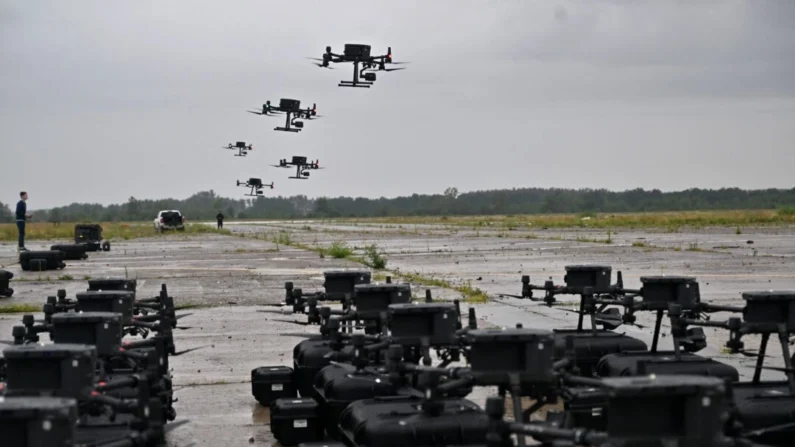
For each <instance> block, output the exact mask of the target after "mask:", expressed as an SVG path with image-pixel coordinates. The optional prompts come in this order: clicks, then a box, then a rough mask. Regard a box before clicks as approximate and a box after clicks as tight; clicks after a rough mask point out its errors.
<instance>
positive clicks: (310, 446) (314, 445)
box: [298, 441, 347, 447]
mask: <svg viewBox="0 0 795 447" xmlns="http://www.w3.org/2000/svg"><path fill="white" fill-rule="evenodd" d="M298 447H347V446H346V445H345V444H343V443H341V442H333V441H332V442H302V443H300V444H298Z"/></svg>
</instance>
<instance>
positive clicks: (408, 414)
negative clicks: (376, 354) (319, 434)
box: [340, 396, 489, 447]
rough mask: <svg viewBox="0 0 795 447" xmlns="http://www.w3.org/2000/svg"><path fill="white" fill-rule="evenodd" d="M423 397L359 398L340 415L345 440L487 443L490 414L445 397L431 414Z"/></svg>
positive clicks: (387, 445)
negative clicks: (424, 409)
mask: <svg viewBox="0 0 795 447" xmlns="http://www.w3.org/2000/svg"><path fill="white" fill-rule="evenodd" d="M422 405H423V403H422V400H420V399H417V398H406V397H403V396H397V397H393V398H390V397H386V398H375V399H366V400H358V401H356V402H354V403H352V404H350V405H349V406H348V407H347V408H346V409H345V410H344V411H343V412H342V415H341V416H340V433H341V436H342V439H341V440H342V441H343V442H344V443H345V444H346V445H349V446H362V447H364V446H367V447H403V446H443V445H449V446H468V445H472V446H474V445H484V444H485V441H486V433H487V431H488V423H489V420H488V417H487V416H486V413H485V412H483V411H482V410H481V409H480V408H479V407H478V406H477V405H475V404H474V403H473V402H471V401H469V400H466V399H457V398H453V399H443V400H441V401H440V402H439V405H440V407H441V408H440V411H439V413H438V414H437V415H430V414H427V413H425V412H423V410H422Z"/></svg>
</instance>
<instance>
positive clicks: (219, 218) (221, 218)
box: [215, 213, 224, 230]
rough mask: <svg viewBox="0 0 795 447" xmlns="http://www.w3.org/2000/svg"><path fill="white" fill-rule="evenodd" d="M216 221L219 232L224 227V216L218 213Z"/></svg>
mask: <svg viewBox="0 0 795 447" xmlns="http://www.w3.org/2000/svg"><path fill="white" fill-rule="evenodd" d="M215 220H217V221H218V229H219V230H220V229H221V228H223V227H224V215H223V214H221V213H218V215H217V216H215Z"/></svg>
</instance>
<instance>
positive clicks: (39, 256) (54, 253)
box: [19, 250, 66, 272]
mask: <svg viewBox="0 0 795 447" xmlns="http://www.w3.org/2000/svg"><path fill="white" fill-rule="evenodd" d="M64 257H65V256H64V253H63V252H61V251H58V250H46V251H23V252H22V253H20V254H19V265H20V267H21V268H22V270H25V271H33V272H41V271H45V270H57V269H62V268H64V267H66V264H64V262H63V261H64Z"/></svg>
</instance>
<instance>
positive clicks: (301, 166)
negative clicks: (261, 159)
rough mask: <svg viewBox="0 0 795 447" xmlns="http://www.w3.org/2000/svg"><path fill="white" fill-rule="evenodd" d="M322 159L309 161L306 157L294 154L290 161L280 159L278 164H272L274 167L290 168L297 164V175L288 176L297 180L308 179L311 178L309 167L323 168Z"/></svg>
mask: <svg viewBox="0 0 795 447" xmlns="http://www.w3.org/2000/svg"><path fill="white" fill-rule="evenodd" d="M319 161H320V160H315V161H314V162H312V161H309V162H307V160H306V157H303V156H298V155H293V157H292V159H291V160H290V161H287V159H282V160H279V164H278V165H271V166H273V167H274V168H289V167H290V166H295V169H296V171H295V177H288V178H291V179H296V180H308V179H309V169H323V168H321V167H320V166H319V165H318V163H319Z"/></svg>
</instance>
